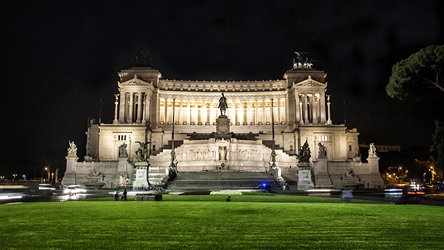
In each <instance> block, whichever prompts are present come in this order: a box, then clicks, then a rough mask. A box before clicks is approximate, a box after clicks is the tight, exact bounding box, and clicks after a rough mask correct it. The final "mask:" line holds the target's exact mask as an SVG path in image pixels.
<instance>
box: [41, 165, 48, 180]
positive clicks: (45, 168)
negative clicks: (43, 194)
mask: <svg viewBox="0 0 444 250" xmlns="http://www.w3.org/2000/svg"><path fill="white" fill-rule="evenodd" d="M44 171H48V167H44V168H42V183H43V182H45V177H44V176H43V172H44Z"/></svg>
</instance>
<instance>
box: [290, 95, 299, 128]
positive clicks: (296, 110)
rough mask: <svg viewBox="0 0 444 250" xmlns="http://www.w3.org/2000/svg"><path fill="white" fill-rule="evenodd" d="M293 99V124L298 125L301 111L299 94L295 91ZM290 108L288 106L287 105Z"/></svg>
mask: <svg viewBox="0 0 444 250" xmlns="http://www.w3.org/2000/svg"><path fill="white" fill-rule="evenodd" d="M294 99H295V103H294V109H295V117H296V120H295V121H294V122H295V123H299V122H300V121H301V110H300V108H299V106H300V105H299V103H300V101H299V92H298V91H297V90H295V91H294ZM288 106H290V105H288Z"/></svg>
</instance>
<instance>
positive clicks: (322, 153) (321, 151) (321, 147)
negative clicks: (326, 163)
mask: <svg viewBox="0 0 444 250" xmlns="http://www.w3.org/2000/svg"><path fill="white" fill-rule="evenodd" d="M318 146H319V156H318V157H319V158H324V157H325V156H327V147H325V146H324V145H322V144H321V143H318Z"/></svg>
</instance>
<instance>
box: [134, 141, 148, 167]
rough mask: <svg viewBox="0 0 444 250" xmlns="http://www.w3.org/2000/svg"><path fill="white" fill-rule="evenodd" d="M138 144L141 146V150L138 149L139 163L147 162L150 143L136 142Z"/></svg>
mask: <svg viewBox="0 0 444 250" xmlns="http://www.w3.org/2000/svg"><path fill="white" fill-rule="evenodd" d="M136 143H139V145H140V147H139V149H137V151H136V157H137V161H138V162H141V161H147V160H148V144H149V143H150V142H140V141H136Z"/></svg>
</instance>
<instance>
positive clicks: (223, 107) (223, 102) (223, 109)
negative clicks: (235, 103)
mask: <svg viewBox="0 0 444 250" xmlns="http://www.w3.org/2000/svg"><path fill="white" fill-rule="evenodd" d="M227 107H228V105H227V98H226V97H225V96H224V93H222V97H221V98H220V99H219V107H218V108H219V109H220V115H225V114H226V111H227Z"/></svg>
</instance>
